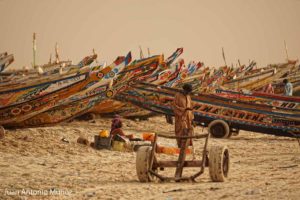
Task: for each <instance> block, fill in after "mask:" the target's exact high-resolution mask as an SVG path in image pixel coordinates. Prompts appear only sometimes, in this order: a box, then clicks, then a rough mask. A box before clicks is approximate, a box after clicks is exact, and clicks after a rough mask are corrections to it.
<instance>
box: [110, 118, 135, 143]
mask: <svg viewBox="0 0 300 200" xmlns="http://www.w3.org/2000/svg"><path fill="white" fill-rule="evenodd" d="M122 126H123V123H122V120H121V116H120V115H115V116H114V118H113V119H112V123H111V130H110V135H111V136H112V138H113V140H114V139H115V138H116V135H119V136H124V137H127V138H129V139H132V138H133V135H132V134H129V135H125V133H124V132H123V130H122Z"/></svg>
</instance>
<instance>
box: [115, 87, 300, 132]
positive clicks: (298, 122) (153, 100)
mask: <svg viewBox="0 0 300 200" xmlns="http://www.w3.org/2000/svg"><path fill="white" fill-rule="evenodd" d="M146 85H147V84H145V83H144V84H141V85H140V86H138V85H137V84H134V85H131V87H133V88H135V91H137V90H140V91H146V92H150V91H151V93H152V94H155V95H151V96H146V95H137V94H136V93H135V94H131V95H130V96H129V95H127V96H125V95H124V96H122V95H118V97H117V98H118V100H122V101H129V102H130V103H133V104H135V105H137V106H140V107H142V108H144V109H148V110H151V111H153V112H157V113H161V114H165V115H173V111H172V107H171V103H172V101H173V98H174V95H175V93H176V92H177V91H178V90H176V89H172V88H166V87H160V88H158V87H157V86H153V85H149V84H148V85H147V87H146ZM192 99H193V102H194V104H195V105H194V112H195V120H196V121H197V122H198V123H199V124H201V125H202V126H210V125H211V123H212V122H213V121H215V120H219V121H217V123H218V124H220V123H221V124H222V126H223V127H225V128H222V130H223V129H224V130H225V129H226V130H232V131H233V130H234V129H237V130H248V131H254V132H260V133H266V134H273V135H280V136H287V137H293V136H295V135H297V134H298V135H299V134H300V118H299V116H297V115H294V116H295V117H292V116H288V117H287V116H286V115H281V114H278V113H273V112H267V111H265V110H261V109H249V108H247V107H245V106H244V105H239V104H238V103H237V104H235V105H232V104H229V103H226V102H223V103H222V104H221V103H219V102H215V101H213V100H211V101H208V102H207V101H204V100H203V98H202V97H201V95H199V96H195V95H193V96H192ZM220 120H221V121H222V122H220ZM215 123H216V122H214V124H215ZM224 124H225V125H224ZM211 126H212V125H211ZM214 126H215V125H214ZM224 130H223V132H222V134H221V133H220V134H221V135H219V136H220V137H228V135H229V134H231V132H230V131H225V132H224Z"/></svg>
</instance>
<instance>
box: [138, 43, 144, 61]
mask: <svg viewBox="0 0 300 200" xmlns="http://www.w3.org/2000/svg"><path fill="white" fill-rule="evenodd" d="M139 48H140V59H143V58H144V54H143V50H142V47H141V46H139Z"/></svg>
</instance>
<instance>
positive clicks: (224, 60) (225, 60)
mask: <svg viewBox="0 0 300 200" xmlns="http://www.w3.org/2000/svg"><path fill="white" fill-rule="evenodd" d="M222 55H223V60H224V63H225V66H227V63H226V58H225V53H224V48H223V47H222Z"/></svg>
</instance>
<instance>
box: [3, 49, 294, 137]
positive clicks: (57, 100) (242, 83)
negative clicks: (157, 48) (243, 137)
mask: <svg viewBox="0 0 300 200" xmlns="http://www.w3.org/2000/svg"><path fill="white" fill-rule="evenodd" d="M182 53H183V49H182V48H178V49H177V50H176V51H175V52H174V53H173V54H172V55H171V56H169V57H168V58H166V59H164V55H154V56H149V57H148V58H141V59H138V60H134V61H132V56H131V52H129V53H128V54H127V55H125V56H119V57H117V58H116V59H115V60H114V61H113V62H112V63H111V64H110V65H107V66H105V65H93V63H94V61H95V60H96V58H97V55H96V54H95V53H94V54H93V55H91V56H87V57H85V58H84V59H83V60H82V61H80V62H79V63H78V64H77V65H73V64H72V63H71V62H70V61H63V62H60V61H59V60H58V59H56V61H55V62H51V61H50V62H49V63H48V64H45V65H41V66H34V68H33V69H31V70H28V69H26V70H24V69H23V70H19V71H14V72H7V71H6V70H4V71H2V72H1V74H0V76H1V83H0V125H1V126H3V127H17V128H23V127H35V126H50V125H54V124H57V123H61V122H67V121H70V120H72V119H74V118H76V117H79V116H81V115H84V114H87V113H96V114H102V115H103V114H116V113H118V114H121V115H123V116H124V117H129V118H130V117H131V118H134V117H138V118H147V117H149V116H153V115H157V114H163V115H166V116H167V118H168V119H171V116H172V115H173V111H172V108H171V102H172V101H173V98H174V94H175V93H176V92H178V91H179V89H180V88H181V86H182V85H183V84H185V83H189V84H192V85H193V88H194V91H193V95H192V98H193V101H194V102H195V120H196V122H197V123H198V124H199V125H202V126H208V127H209V128H210V129H211V132H212V133H214V134H213V135H214V136H216V137H229V136H231V135H233V134H235V133H237V132H238V131H239V130H250V131H255V132H261V133H267V134H273V135H281V136H290V137H295V136H297V135H299V134H300V106H299V103H300V97H296V96H293V97H288V96H283V95H282V92H283V90H282V88H283V84H282V80H283V79H284V78H289V80H290V81H291V82H292V84H293V85H294V88H295V92H296V93H297V92H298V90H299V85H300V79H299V75H300V69H299V66H297V62H292V61H288V62H286V63H283V64H276V65H269V66H267V67H264V68H258V67H257V66H256V63H255V62H254V61H252V62H250V63H249V64H248V65H239V66H238V67H233V66H231V67H230V66H222V67H219V68H210V67H206V66H205V65H204V64H203V63H202V62H190V63H185V62H184V60H182V59H178V61H177V62H175V61H176V60H177V58H178V57H179V56H180V55H181V54H182ZM56 57H58V56H56ZM0 58H1V59H0V64H1V65H0V66H1V69H2V68H3V69H5V68H7V66H8V65H9V64H11V62H12V61H13V56H12V55H8V54H7V53H3V54H1V57H0ZM270 83H272V84H273V85H274V87H275V92H276V93H277V94H267V93H262V92H260V91H261V90H262V89H263V88H264V87H265V86H266V85H268V84H270ZM297 88H298V89H297Z"/></svg>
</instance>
